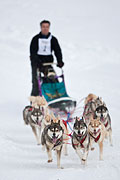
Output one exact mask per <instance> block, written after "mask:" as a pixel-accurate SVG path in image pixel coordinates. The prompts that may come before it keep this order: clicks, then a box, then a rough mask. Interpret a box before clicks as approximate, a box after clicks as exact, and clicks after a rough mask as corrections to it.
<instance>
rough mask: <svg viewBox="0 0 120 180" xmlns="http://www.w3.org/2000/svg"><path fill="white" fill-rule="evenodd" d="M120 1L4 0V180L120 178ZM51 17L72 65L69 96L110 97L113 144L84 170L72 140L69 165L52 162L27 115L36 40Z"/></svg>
mask: <svg viewBox="0 0 120 180" xmlns="http://www.w3.org/2000/svg"><path fill="white" fill-rule="evenodd" d="M119 9H120V2H119V0H74V1H73V0H60V1H57V0H46V1H42V0H29V1H25V0H1V1H0V14H1V16H0V24H1V26H0V42H1V43H0V50H1V51H0V59H1V60H0V83H1V87H0V91H1V93H0V180H26V179H29V180H33V179H35V180H38V179H42V178H44V179H45V180H50V179H51V180H58V179H59V180H66V179H70V180H73V179H84V180H86V179H87V180H88V179H92V180H94V179H95V180H96V179H100V180H112V179H114V180H118V179H119V176H120V142H119V139H120V128H119V124H120V122H119V121H120V120H119V117H120V112H119V110H120V81H119V77H120V46H119V44H120V43H119V42H120V34H119V33H120V21H119V19H120V11H119ZM43 19H49V20H50V21H51V23H52V25H51V32H52V33H53V34H54V35H55V36H57V37H58V39H59V42H60V44H61V47H62V51H63V56H64V62H65V67H64V71H65V80H66V86H67V91H68V93H69V94H70V96H72V97H74V98H76V99H77V100H78V101H79V100H80V99H81V98H83V97H85V96H86V95H87V94H88V93H91V92H92V93H95V94H97V95H99V96H102V97H103V99H104V100H105V102H106V104H107V106H108V108H109V111H110V115H111V117H112V128H113V144H114V146H113V147H110V146H109V144H108V143H107V141H105V143H104V161H101V162H100V161H99V160H98V147H97V146H96V147H97V148H96V149H95V151H93V152H90V153H89V157H88V165H87V166H86V167H84V168H83V167H82V166H81V164H80V160H79V158H78V156H77V155H76V154H75V152H74V150H73V149H72V147H71V146H70V145H69V147H68V148H69V155H68V156H67V157H64V155H62V159H61V164H62V166H64V169H61V170H58V169H57V168H56V157H55V154H54V153H53V157H54V162H53V163H52V164H48V163H47V154H46V153H45V152H43V151H42V150H41V147H40V146H37V145H36V141H35V138H34V136H33V134H32V132H31V128H30V127H26V126H25V125H24V123H23V119H22V110H23V108H24V106H25V105H27V104H28V96H29V95H30V91H31V69H30V62H29V44H30V41H31V38H32V37H33V36H34V35H35V34H37V33H38V32H39V22H40V21H41V20H43Z"/></svg>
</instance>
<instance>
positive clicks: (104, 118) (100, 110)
mask: <svg viewBox="0 0 120 180" xmlns="http://www.w3.org/2000/svg"><path fill="white" fill-rule="evenodd" d="M97 117H99V118H100V121H101V122H102V123H103V124H104V126H105V128H106V130H107V137H109V142H110V145H111V146H112V127H111V118H110V115H109V112H108V109H107V107H106V106H104V105H102V106H99V107H97V108H96V110H95V115H94V118H97Z"/></svg>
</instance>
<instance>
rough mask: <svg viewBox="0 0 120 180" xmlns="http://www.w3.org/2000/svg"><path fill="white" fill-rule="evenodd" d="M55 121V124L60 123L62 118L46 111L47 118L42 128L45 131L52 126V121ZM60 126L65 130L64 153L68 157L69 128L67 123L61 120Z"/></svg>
mask: <svg viewBox="0 0 120 180" xmlns="http://www.w3.org/2000/svg"><path fill="white" fill-rule="evenodd" d="M52 119H53V122H58V120H59V119H60V117H57V118H56V117H55V116H54V114H53V113H50V112H49V110H47V111H46V114H45V117H44V119H43V121H42V127H43V129H44V128H45V127H46V126H47V125H50V124H51V120H52ZM60 126H61V127H62V129H63V130H64V134H63V141H64V144H63V153H64V155H68V152H67V142H68V134H69V133H68V128H67V125H66V124H65V121H63V120H61V119H60Z"/></svg>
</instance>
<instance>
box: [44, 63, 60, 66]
mask: <svg viewBox="0 0 120 180" xmlns="http://www.w3.org/2000/svg"><path fill="white" fill-rule="evenodd" d="M50 65H57V63H43V66H50Z"/></svg>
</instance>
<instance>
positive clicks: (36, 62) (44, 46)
mask: <svg viewBox="0 0 120 180" xmlns="http://www.w3.org/2000/svg"><path fill="white" fill-rule="evenodd" d="M40 28H41V32H40V33H39V34H37V35H36V36H34V37H33V39H32V41H31V44H30V60H31V68H32V92H31V95H32V96H38V95H39V89H38V81H37V68H39V70H40V72H43V73H44V75H47V71H48V68H49V67H50V68H52V66H43V65H42V64H43V63H52V62H53V61H54V59H53V55H52V52H53V51H54V54H55V56H56V59H57V66H58V67H60V68H62V67H63V66H64V62H63V61H62V52H61V48H60V45H59V43H58V40H57V39H56V38H55V37H54V36H53V35H52V34H51V33H50V32H49V29H50V22H49V21H47V20H43V21H42V22H41V23H40Z"/></svg>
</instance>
